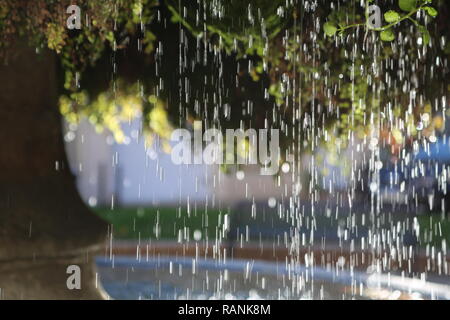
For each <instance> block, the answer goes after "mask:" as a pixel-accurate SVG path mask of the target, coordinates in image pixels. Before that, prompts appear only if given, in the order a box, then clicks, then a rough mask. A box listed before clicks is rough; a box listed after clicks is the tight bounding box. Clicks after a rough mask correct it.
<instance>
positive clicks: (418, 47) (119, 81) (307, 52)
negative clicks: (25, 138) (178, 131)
mask: <svg viewBox="0 0 450 320" xmlns="http://www.w3.org/2000/svg"><path fill="white" fill-rule="evenodd" d="M71 4H77V5H78V6H80V8H81V12H82V28H81V30H69V29H68V28H67V27H66V20H67V18H68V17H69V14H67V13H66V9H67V7H68V6H69V5H71ZM371 5H378V6H379V7H380V8H381V12H382V19H383V24H382V27H380V28H376V27H372V26H371V25H369V24H367V21H368V19H369V18H370V15H371V11H370V10H369V8H370V6H371ZM449 18H450V16H449V1H447V0H433V1H431V0H388V1H373V0H357V1H356V0H335V1H329V0H315V1H312V0H288V1H286V0H270V1H267V0H251V1H250V0H249V1H245V0H226V1H225V0H196V1H187V0H186V1H184V0H164V1H157V0H102V1H88V0H78V1H70V0H61V1H56V0H34V1H26V0H0V54H1V56H2V59H4V60H5V61H7V60H8V57H10V56H11V55H14V54H15V52H14V42H16V41H22V39H24V38H26V39H27V41H29V43H30V45H31V46H33V47H35V48H36V52H37V53H40V52H43V51H45V50H47V49H50V50H52V51H54V52H55V53H56V54H57V56H58V57H59V61H60V64H61V70H62V72H61V74H62V78H61V83H62V84H63V85H62V86H61V97H60V106H59V108H60V110H61V112H62V114H63V115H64V116H65V117H66V119H67V120H68V121H69V122H74V123H76V122H78V121H79V120H80V118H82V117H87V118H88V119H89V120H90V121H91V122H92V123H93V124H94V125H95V126H96V127H97V128H98V130H102V129H103V128H107V129H109V130H111V132H112V133H113V134H114V137H115V138H116V140H117V141H118V142H121V141H123V140H124V133H123V131H122V129H121V122H123V121H128V120H130V119H133V118H135V117H137V116H142V119H143V124H144V125H143V130H144V131H145V132H147V133H148V134H147V135H146V136H147V137H148V140H149V143H151V139H152V137H153V134H154V133H156V134H158V135H159V136H160V137H163V138H168V137H169V136H170V131H171V129H172V128H173V127H178V126H180V127H186V126H187V127H189V126H190V125H191V124H192V123H193V121H194V120H195V119H201V120H202V121H203V122H204V124H205V126H207V127H216V128H220V129H225V128H237V127H240V128H249V127H252V128H263V127H274V128H279V129H281V131H282V133H283V140H282V148H283V154H284V155H287V154H294V155H298V154H300V153H301V152H305V151H310V150H314V149H315V148H316V147H318V146H319V145H320V144H325V145H327V146H328V147H329V148H330V149H339V148H341V147H344V146H345V145H346V144H347V143H348V142H349V141H351V140H353V139H355V138H360V139H366V138H367V137H369V136H370V135H371V132H373V131H374V130H387V131H388V132H389V133H388V134H387V135H385V136H384V138H385V139H386V141H387V142H388V143H393V144H395V143H396V144H400V145H402V144H403V145H404V144H405V143H406V142H407V141H408V139H409V138H411V137H415V136H417V135H419V134H428V135H431V134H433V133H434V132H435V131H436V130H442V128H443V126H444V125H443V121H442V117H444V116H445V115H444V114H441V116H442V117H441V121H440V122H439V121H438V120H436V121H434V120H433V119H434V118H433V116H432V115H434V114H436V113H439V112H441V113H442V110H443V109H444V112H445V111H446V110H445V107H446V105H447V98H448V95H449V90H450V88H449V84H448V77H449V65H448V57H449V54H450V45H449V43H448V34H449V26H448V20H449ZM425 114H428V115H430V116H431V117H428V119H431V120H427V121H423V118H424V117H423V116H424V115H425Z"/></svg>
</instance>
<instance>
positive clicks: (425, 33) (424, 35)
mask: <svg viewBox="0 0 450 320" xmlns="http://www.w3.org/2000/svg"><path fill="white" fill-rule="evenodd" d="M418 28H419V31H420V33H421V34H422V40H423V44H424V45H425V46H427V45H429V44H430V41H431V36H430V32H429V31H428V29H427V28H426V27H424V26H419V27H418Z"/></svg>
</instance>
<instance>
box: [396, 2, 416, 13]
mask: <svg viewBox="0 0 450 320" xmlns="http://www.w3.org/2000/svg"><path fill="white" fill-rule="evenodd" d="M398 6H399V7H400V9H402V10H403V11H406V12H411V11H413V10H414V9H415V8H416V6H417V0H398Z"/></svg>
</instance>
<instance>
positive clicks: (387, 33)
mask: <svg viewBox="0 0 450 320" xmlns="http://www.w3.org/2000/svg"><path fill="white" fill-rule="evenodd" d="M380 38H381V40H382V41H386V42H389V41H393V40H394V39H395V35H394V33H393V32H392V30H391V29H387V30H384V31H381V33H380Z"/></svg>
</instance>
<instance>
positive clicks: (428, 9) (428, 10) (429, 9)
mask: <svg viewBox="0 0 450 320" xmlns="http://www.w3.org/2000/svg"><path fill="white" fill-rule="evenodd" d="M422 9H423V10H425V11H426V13H428V15H429V16H430V17H433V18H434V17H436V16H437V15H438V11H437V10H436V9H435V8H433V7H423V8H422Z"/></svg>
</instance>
